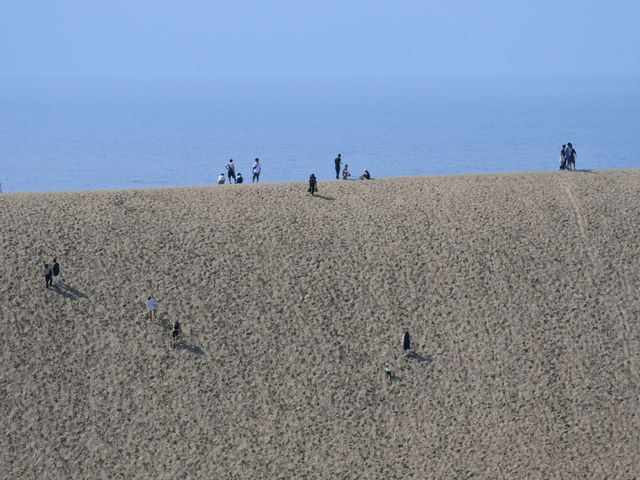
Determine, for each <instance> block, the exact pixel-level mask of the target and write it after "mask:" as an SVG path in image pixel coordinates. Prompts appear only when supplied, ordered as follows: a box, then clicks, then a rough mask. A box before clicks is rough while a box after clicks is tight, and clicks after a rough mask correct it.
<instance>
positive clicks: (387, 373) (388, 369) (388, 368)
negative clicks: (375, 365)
mask: <svg viewBox="0 0 640 480" xmlns="http://www.w3.org/2000/svg"><path fill="white" fill-rule="evenodd" d="M384 374H385V376H386V377H387V382H389V383H391V365H389V362H387V363H385V365H384Z"/></svg>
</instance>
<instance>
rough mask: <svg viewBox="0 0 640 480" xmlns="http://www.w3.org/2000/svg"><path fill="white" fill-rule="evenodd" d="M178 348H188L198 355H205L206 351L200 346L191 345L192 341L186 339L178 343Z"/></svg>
mask: <svg viewBox="0 0 640 480" xmlns="http://www.w3.org/2000/svg"><path fill="white" fill-rule="evenodd" d="M176 348H177V349H181V350H188V351H189V352H191V353H195V354H196V355H204V352H203V351H202V349H201V348H200V347H196V346H195V345H191V344H190V343H187V342H185V341H184V340H183V341H181V342H180V343H178V344H177V345H176Z"/></svg>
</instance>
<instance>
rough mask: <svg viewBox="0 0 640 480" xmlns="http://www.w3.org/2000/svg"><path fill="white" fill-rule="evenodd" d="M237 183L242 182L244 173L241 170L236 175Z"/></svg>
mask: <svg viewBox="0 0 640 480" xmlns="http://www.w3.org/2000/svg"><path fill="white" fill-rule="evenodd" d="M236 183H242V174H241V173H240V172H238V175H236Z"/></svg>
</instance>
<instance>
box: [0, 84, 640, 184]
mask: <svg viewBox="0 0 640 480" xmlns="http://www.w3.org/2000/svg"><path fill="white" fill-rule="evenodd" d="M0 87H1V88H0V183H1V186H2V189H3V191H4V192H27V191H49V190H87V189H112V188H141V187H165V186H177V185H207V184H215V182H216V179H217V177H218V175H219V174H220V173H224V172H225V165H226V164H227V163H228V161H229V159H233V160H234V163H235V164H236V165H237V167H236V170H237V171H239V172H241V173H243V175H244V177H245V179H246V180H245V181H247V180H248V181H251V166H252V164H253V162H254V159H255V158H260V161H261V163H262V174H261V177H260V181H261V182H283V181H295V180H306V179H308V177H309V175H310V173H312V172H313V173H315V174H316V176H317V177H318V179H319V180H320V181H322V180H329V179H335V170H334V158H335V157H336V156H337V154H338V153H341V154H342V159H343V162H344V163H346V164H348V165H349V170H350V171H351V173H352V175H353V178H357V177H358V176H359V175H360V174H361V173H362V172H363V171H364V170H365V169H367V170H369V172H370V173H371V175H372V177H374V178H375V177H392V176H412V175H440V174H458V173H481V172H508V171H532V170H557V169H558V166H559V152H560V148H561V146H562V145H563V144H565V143H567V142H572V144H573V146H574V148H575V150H576V151H577V154H578V156H577V162H576V166H577V168H578V169H585V170H590V169H602V168H630V167H640V155H639V152H640V135H639V132H640V78H639V77H629V76H590V77H584V76H582V77H580V76H575V77H571V76H565V77H549V76H546V77H542V76H535V75H532V76H503V77H500V76H495V77H490V76H484V77H477V78H476V77H464V78H444V77H442V78H426V79H397V78H388V79H367V78H362V79H356V78H353V79H340V78H336V79H334V78H326V79H298V80H294V79H269V80H257V79H242V80H237V81H231V80H227V81H217V80H167V79H163V80H154V79H146V80H140V79H136V80H126V79H125V80H123V79H119V80H101V79H97V80H96V79H93V80H86V79H85V80H77V79H75V80H74V79H71V80H69V79H56V80H46V81H44V80H37V79H36V80H33V79H32V80H17V79H13V80H2V81H0Z"/></svg>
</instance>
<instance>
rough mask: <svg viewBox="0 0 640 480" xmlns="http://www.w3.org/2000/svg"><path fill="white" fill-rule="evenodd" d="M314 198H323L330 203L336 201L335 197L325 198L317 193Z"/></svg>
mask: <svg viewBox="0 0 640 480" xmlns="http://www.w3.org/2000/svg"><path fill="white" fill-rule="evenodd" d="M312 196H313V197H314V198H321V199H322V200H329V201H332V200H335V198H333V197H325V196H324V195H318V194H317V193H316V194H315V195H312Z"/></svg>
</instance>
